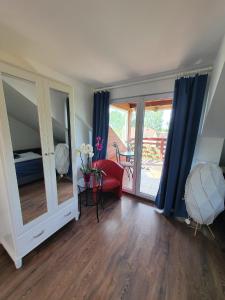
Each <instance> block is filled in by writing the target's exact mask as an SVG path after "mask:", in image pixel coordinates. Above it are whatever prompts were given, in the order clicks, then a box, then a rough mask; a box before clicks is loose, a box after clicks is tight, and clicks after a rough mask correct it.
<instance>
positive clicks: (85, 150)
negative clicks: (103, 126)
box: [77, 137, 106, 183]
mask: <svg viewBox="0 0 225 300" xmlns="http://www.w3.org/2000/svg"><path fill="white" fill-rule="evenodd" d="M96 141H97V143H96V150H97V151H98V155H97V157H98V158H99V157H100V152H101V151H102V147H103V140H102V139H101V138H100V137H97V139H96ZM77 152H78V153H79V154H80V159H81V168H80V170H81V172H82V174H83V177H84V181H85V182H86V183H88V182H89V181H90V178H91V175H92V174H93V175H94V176H95V179H96V180H97V181H99V180H100V179H101V176H102V174H104V175H106V174H105V172H104V171H103V170H101V169H99V168H98V167H96V168H93V167H92V157H93V156H94V152H93V147H92V145H90V144H84V143H83V144H81V146H80V148H79V149H77Z"/></svg>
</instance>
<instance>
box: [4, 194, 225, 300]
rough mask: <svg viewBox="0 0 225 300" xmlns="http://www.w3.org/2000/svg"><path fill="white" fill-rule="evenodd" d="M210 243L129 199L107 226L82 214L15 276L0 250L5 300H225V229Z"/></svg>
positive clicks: (111, 213) (105, 215) (115, 205)
mask: <svg viewBox="0 0 225 300" xmlns="http://www.w3.org/2000/svg"><path fill="white" fill-rule="evenodd" d="M218 228H219V229H217V228H216V226H214V230H215V235H216V240H215V241H211V240H210V239H209V238H208V237H207V236H204V235H203V234H201V233H199V234H198V235H197V237H194V236H193V230H192V229H190V228H187V226H186V225H185V224H182V223H180V222H178V221H171V220H169V219H166V218H165V217H163V216H162V215H160V214H159V213H157V212H156V211H155V210H154V208H153V207H152V206H150V205H147V204H145V203H144V202H140V201H138V200H137V199H135V198H132V197H130V196H128V195H125V196H123V197H122V200H121V201H120V200H111V201H109V202H108V203H107V205H106V209H105V210H104V212H102V211H101V212H100V223H97V222H96V215H95V208H94V207H92V208H90V207H89V208H87V209H83V214H82V218H81V219H80V221H78V222H75V221H72V222H70V223H69V224H68V225H67V226H65V227H64V228H62V229H61V230H60V231H59V232H57V233H56V234H54V235H53V236H52V237H51V238H50V239H48V241H46V242H44V243H43V244H42V245H41V246H39V247H38V248H37V249H35V250H34V251H32V252H31V253H30V254H29V255H27V256H26V257H25V258H24V259H23V267H22V269H20V270H16V269H15V267H14V264H13V262H12V261H11V259H10V258H9V256H8V255H7V253H6V252H5V251H4V249H3V248H1V247H0V299H12V300H15V299H16V300H17V299H32V300H36V299H38V300H40V299H41V300H44V299H54V300H57V299H64V300H67V299H96V300H101V299H103V300H107V299H116V300H117V299H129V300H130V299H135V300H142V299H150V300H151V299H153V300H157V299H169V300H170V299H171V300H176V299H179V300H183V299H188V300H189V299H190V300H195V299H196V300H200V299H221V300H222V299H225V252H224V249H225V246H224V245H225V243H224V240H223V239H222V236H223V233H224V231H225V230H224V229H225V227H224V222H223V220H222V221H221V220H220V223H219V225H218Z"/></svg>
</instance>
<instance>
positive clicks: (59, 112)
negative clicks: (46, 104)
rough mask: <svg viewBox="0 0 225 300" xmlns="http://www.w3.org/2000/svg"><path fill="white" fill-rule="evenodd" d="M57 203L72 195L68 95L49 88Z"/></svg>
mask: <svg viewBox="0 0 225 300" xmlns="http://www.w3.org/2000/svg"><path fill="white" fill-rule="evenodd" d="M50 100H51V116H52V129H53V140H54V148H55V167H56V178H57V193H58V203H59V204H60V203H62V202H64V201H66V200H68V199H71V198H72V197H73V181H72V163H71V161H72V159H71V158H72V156H71V129H70V108H69V95H68V94H66V93H64V92H61V91H57V90H55V89H50Z"/></svg>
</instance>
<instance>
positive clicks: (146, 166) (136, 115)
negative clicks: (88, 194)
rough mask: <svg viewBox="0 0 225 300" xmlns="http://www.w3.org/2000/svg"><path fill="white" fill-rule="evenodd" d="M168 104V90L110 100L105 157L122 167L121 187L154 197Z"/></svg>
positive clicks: (160, 166)
mask: <svg viewBox="0 0 225 300" xmlns="http://www.w3.org/2000/svg"><path fill="white" fill-rule="evenodd" d="M171 107H172V97H171V94H166V95H164V97H162V96H152V97H148V98H146V97H145V98H144V97H142V98H137V99H132V100H130V99H129V100H121V101H120V100H117V101H113V102H112V103H111V105H110V122H109V137H108V148H107V157H108V159H111V160H114V161H117V162H118V163H119V164H121V165H122V166H123V167H124V178H123V190H124V191H126V192H129V193H132V194H135V195H138V196H141V197H144V198H147V199H151V200H154V199H155V196H156V194H157V192H158V188H159V182H160V178H161V173H162V167H163V161H164V157H165V149H166V142H167V134H168V129H169V123H170V116H171Z"/></svg>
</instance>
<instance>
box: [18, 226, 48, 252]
mask: <svg viewBox="0 0 225 300" xmlns="http://www.w3.org/2000/svg"><path fill="white" fill-rule="evenodd" d="M51 233H52V228H51V225H50V226H49V223H48V224H47V223H42V224H38V226H35V228H32V230H29V231H28V232H26V233H25V234H23V235H22V236H21V237H20V238H18V240H17V246H18V253H19V256H24V255H25V254H27V253H28V252H30V251H31V250H32V249H34V248H35V247H36V246H38V245H39V244H41V243H42V242H43V241H44V240H46V238H48V237H49V236H50V235H51Z"/></svg>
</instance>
